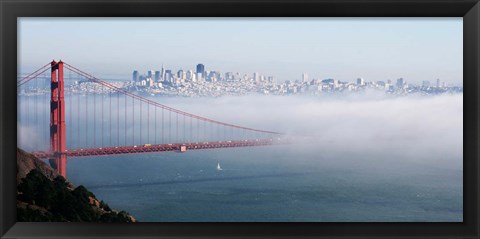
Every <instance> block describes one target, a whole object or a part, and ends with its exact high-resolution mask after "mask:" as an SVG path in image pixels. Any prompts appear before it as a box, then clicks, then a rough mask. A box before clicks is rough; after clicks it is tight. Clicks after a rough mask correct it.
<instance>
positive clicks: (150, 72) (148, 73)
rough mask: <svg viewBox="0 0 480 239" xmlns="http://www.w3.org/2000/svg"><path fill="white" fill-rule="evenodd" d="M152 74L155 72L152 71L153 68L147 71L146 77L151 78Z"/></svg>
mask: <svg viewBox="0 0 480 239" xmlns="http://www.w3.org/2000/svg"><path fill="white" fill-rule="evenodd" d="M154 74H155V71H154V70H149V71H148V72H147V77H148V78H153V75H154Z"/></svg>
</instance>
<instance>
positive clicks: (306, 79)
mask: <svg viewBox="0 0 480 239" xmlns="http://www.w3.org/2000/svg"><path fill="white" fill-rule="evenodd" d="M302 81H303V82H307V81H308V74H307V73H305V72H304V73H303V74H302Z"/></svg>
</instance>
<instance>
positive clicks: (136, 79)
mask: <svg viewBox="0 0 480 239" xmlns="http://www.w3.org/2000/svg"><path fill="white" fill-rule="evenodd" d="M132 80H133V81H135V82H137V81H138V71H137V70H135V71H133V79H132Z"/></svg>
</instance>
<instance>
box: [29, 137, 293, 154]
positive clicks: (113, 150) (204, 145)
mask: <svg viewBox="0 0 480 239" xmlns="http://www.w3.org/2000/svg"><path fill="white" fill-rule="evenodd" d="M280 143H285V142H284V140H282V139H280V138H276V139H250V140H231V141H209V142H197V143H174V144H144V145H134V146H121V147H106V148H88V149H69V150H65V152H64V154H65V155H66V156H67V157H89V156H106V155H118V154H139V153H153V152H168V151H174V152H175V151H176V152H186V151H188V150H199V149H219V148H238V147H252V146H266V145H273V144H280ZM57 154H58V153H57ZM33 155H35V156H37V157H38V158H52V157H54V156H55V153H52V152H33Z"/></svg>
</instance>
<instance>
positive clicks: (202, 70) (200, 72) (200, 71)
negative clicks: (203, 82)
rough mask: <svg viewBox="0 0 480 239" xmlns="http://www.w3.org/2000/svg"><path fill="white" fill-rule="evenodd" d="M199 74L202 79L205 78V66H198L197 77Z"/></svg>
mask: <svg viewBox="0 0 480 239" xmlns="http://www.w3.org/2000/svg"><path fill="white" fill-rule="evenodd" d="M198 74H201V75H202V77H201V78H205V66H204V65H203V64H198V65H197V76H198Z"/></svg>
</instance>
